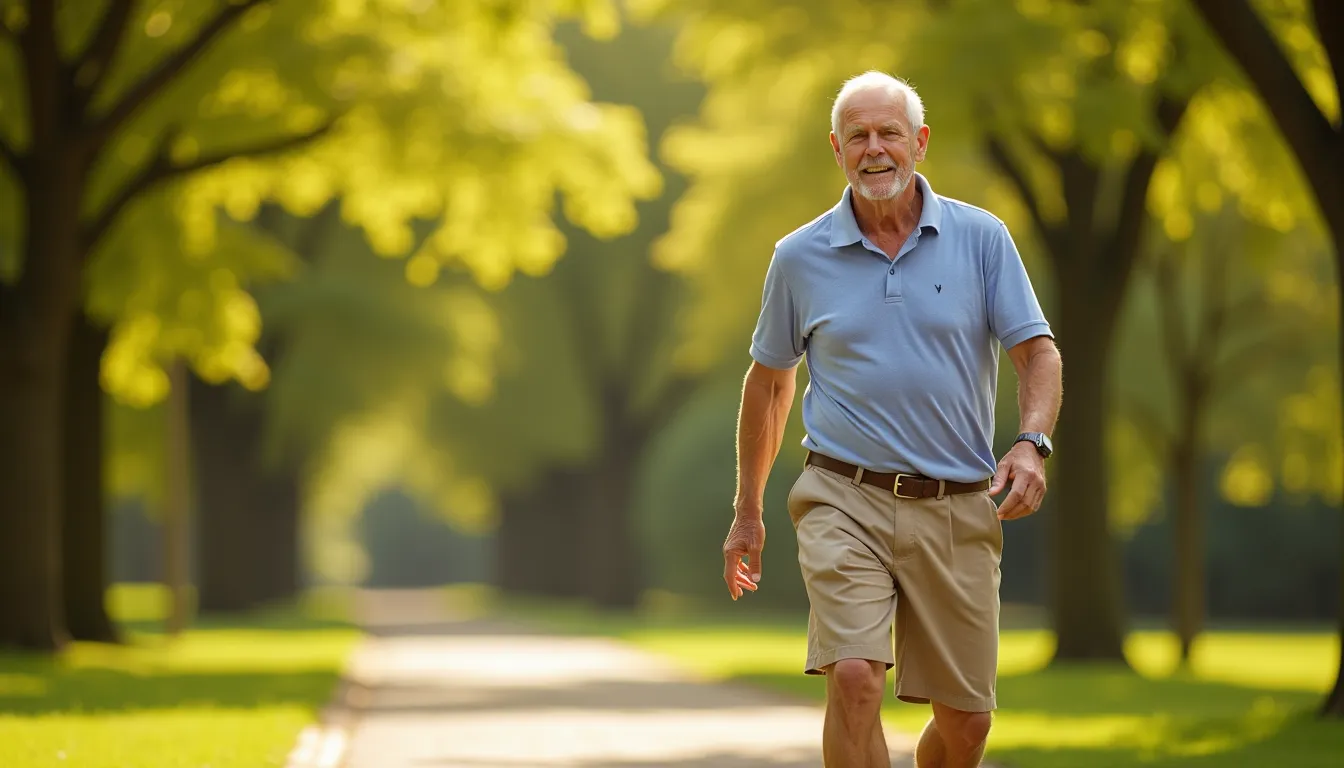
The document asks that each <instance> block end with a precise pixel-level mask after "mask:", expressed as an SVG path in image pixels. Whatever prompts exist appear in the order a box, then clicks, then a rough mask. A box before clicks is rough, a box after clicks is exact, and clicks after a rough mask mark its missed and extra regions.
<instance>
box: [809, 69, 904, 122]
mask: <svg viewBox="0 0 1344 768" xmlns="http://www.w3.org/2000/svg"><path fill="white" fill-rule="evenodd" d="M866 91H882V92H883V93H885V94H886V95H887V96H889V97H891V98H892V99H895V98H897V97H900V98H902V99H904V100H905V115H906V117H907V118H908V119H909V120H910V130H911V131H918V130H919V129H920V127H921V126H923V125H924V102H923V101H921V100H920V98H919V94H917V93H915V89H914V88H913V87H911V85H910V84H909V83H907V82H906V81H905V80H903V79H901V78H899V77H892V76H891V75H888V74H887V73H886V72H878V71H877V70H875V69H870V70H868V71H867V72H864V73H863V74H861V75H855V76H854V77H851V78H849V79H848V80H846V81H845V84H844V85H843V86H841V87H840V93H838V94H836V97H835V104H834V106H832V107H831V130H832V131H835V135H836V136H839V135H840V111H841V110H843V109H844V108H845V102H846V101H847V100H848V99H849V97H850V96H853V95H854V94H856V93H860V92H866Z"/></svg>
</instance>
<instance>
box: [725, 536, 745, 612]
mask: <svg viewBox="0 0 1344 768" xmlns="http://www.w3.org/2000/svg"><path fill="white" fill-rule="evenodd" d="M740 565H742V555H741V553H740V552H738V551H737V550H736V549H734V548H725V549H724V552H723V581H724V583H725V584H727V585H728V594H729V595H732V597H733V599H734V600H736V599H737V598H739V597H741V596H742V591H741V590H740V589H738V588H737V573H738V571H737V567H738V566H740Z"/></svg>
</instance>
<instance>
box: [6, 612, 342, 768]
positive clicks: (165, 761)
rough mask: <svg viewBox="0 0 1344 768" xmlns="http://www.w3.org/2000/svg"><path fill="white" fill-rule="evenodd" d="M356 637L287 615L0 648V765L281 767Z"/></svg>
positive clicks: (334, 680)
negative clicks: (46, 649) (177, 632)
mask: <svg viewBox="0 0 1344 768" xmlns="http://www.w3.org/2000/svg"><path fill="white" fill-rule="evenodd" d="M134 591H136V592H138V591H140V590H134ZM122 592H123V590H116V591H114V593H113V594H114V596H117V597H120V596H122ZM114 602H115V603H118V604H119V603H121V602H123V601H121V600H115V601H114ZM134 602H136V603H138V602H139V601H138V600H137V601H134ZM118 607H119V606H118ZM118 618H120V619H123V620H131V619H137V620H140V619H144V618H147V617H145V616H143V615H139V616H136V615H128V614H124V613H123V614H121V615H119V616H118ZM357 640H358V632H356V631H355V630H353V629H352V628H350V627H349V626H341V625H339V624H333V623H330V622H319V621H314V620H312V619H311V618H309V617H307V616H306V615H304V614H301V613H298V612H293V611H291V612H289V614H288V615H286V616H267V617H260V616H258V617H249V619H248V620H246V621H242V622H238V623H235V624H233V625H232V626H210V627H202V628H198V629H195V630H192V631H190V632H188V633H187V634H185V635H183V636H182V637H181V638H180V639H178V640H176V641H173V642H169V641H168V639H167V638H165V637H163V636H162V635H160V634H158V633H157V632H155V631H153V630H152V629H149V628H148V627H146V628H145V629H144V631H137V632H135V633H133V642H132V643H131V644H130V645H127V646H124V647H111V646H101V645H94V644H77V645H76V646H74V647H73V648H72V649H71V651H70V652H69V653H67V654H65V655H63V656H61V657H60V658H59V659H52V658H39V657H37V656H33V655H20V654H5V655H0V710H2V711H3V713H4V714H0V762H3V763H4V765H5V766H7V767H8V768H38V767H39V766H43V767H45V766H50V765H61V764H69V765H86V766H90V768H115V767H116V766H125V765H142V766H147V767H151V766H152V767H153V768H159V767H160V766H162V767H163V768H168V766H180V765H206V764H209V765H213V766H218V767H219V768H245V767H251V766H258V765H281V764H283V762H284V758H285V755H286V754H287V753H288V752H289V751H290V750H291V749H292V748H293V746H294V743H295V740H296V738H297V737H298V734H299V731H300V730H301V729H302V728H303V727H304V726H306V725H308V724H309V723H311V722H312V721H313V720H314V719H315V717H316V716H317V713H318V711H319V710H320V709H321V708H322V707H323V706H325V705H326V704H327V702H328V700H329V699H330V696H331V694H332V691H333V689H334V688H335V685H336V683H337V681H338V680H339V678H340V673H341V670H342V667H343V665H344V663H345V659H346V657H347V656H348V654H349V652H350V650H351V649H352V648H353V647H354V644H355V642H356V641H357Z"/></svg>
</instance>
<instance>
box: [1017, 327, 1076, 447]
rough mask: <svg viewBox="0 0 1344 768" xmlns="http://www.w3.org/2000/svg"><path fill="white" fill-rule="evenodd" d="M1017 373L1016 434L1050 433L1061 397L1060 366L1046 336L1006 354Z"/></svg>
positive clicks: (1053, 343) (1026, 342) (1052, 344)
mask: <svg viewBox="0 0 1344 768" xmlns="http://www.w3.org/2000/svg"><path fill="white" fill-rule="evenodd" d="M1008 357H1010V358H1011V359H1012V361H1013V367H1014V368H1016V369H1017V408H1018V414H1019V417H1018V418H1019V419H1020V422H1021V429H1019V430H1018V431H1019V432H1043V433H1045V434H1047V435H1049V434H1051V433H1052V432H1054V429H1055V422H1056V421H1057V420H1058V419H1059V406H1060V403H1061V401H1062V395H1063V387H1064V382H1063V364H1062V361H1061V360H1060V357H1059V349H1058V348H1057V347H1056V346H1055V342H1054V340H1053V339H1051V338H1050V337H1048V336H1037V337H1035V338H1033V339H1027V340H1026V341H1024V342H1022V343H1021V344H1018V345H1017V346H1015V347H1013V348H1012V349H1010V350H1008Z"/></svg>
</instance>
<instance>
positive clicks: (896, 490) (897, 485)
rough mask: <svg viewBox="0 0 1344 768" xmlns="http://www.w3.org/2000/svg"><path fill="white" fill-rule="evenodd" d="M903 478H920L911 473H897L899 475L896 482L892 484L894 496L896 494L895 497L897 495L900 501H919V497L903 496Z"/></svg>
mask: <svg viewBox="0 0 1344 768" xmlns="http://www.w3.org/2000/svg"><path fill="white" fill-rule="evenodd" d="M902 477H911V478H913V477H918V475H913V474H910V473H908V472H897V473H896V482H894V483H892V484H891V492H892V493H893V494H895V495H896V498H898V499H918V498H919V497H918V496H902V495H901V478H902Z"/></svg>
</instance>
